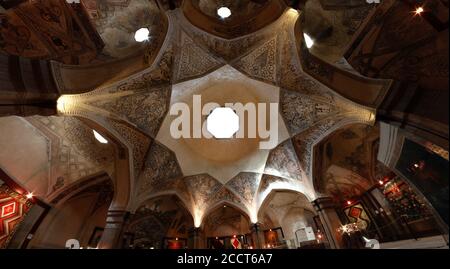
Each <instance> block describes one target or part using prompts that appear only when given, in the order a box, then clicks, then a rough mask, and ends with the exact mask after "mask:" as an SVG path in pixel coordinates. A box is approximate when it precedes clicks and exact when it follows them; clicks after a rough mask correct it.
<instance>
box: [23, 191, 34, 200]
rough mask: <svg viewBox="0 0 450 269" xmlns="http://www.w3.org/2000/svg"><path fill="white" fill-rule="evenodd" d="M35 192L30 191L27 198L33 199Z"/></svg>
mask: <svg viewBox="0 0 450 269" xmlns="http://www.w3.org/2000/svg"><path fill="white" fill-rule="evenodd" d="M33 196H34V195H33V193H32V192H29V193H27V195H25V197H27V199H32V198H33Z"/></svg>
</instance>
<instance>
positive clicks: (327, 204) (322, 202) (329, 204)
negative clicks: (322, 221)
mask: <svg viewBox="0 0 450 269" xmlns="http://www.w3.org/2000/svg"><path fill="white" fill-rule="evenodd" d="M311 204H312V205H313V206H314V209H315V210H316V211H317V212H320V211H322V210H325V209H335V208H336V207H337V205H336V203H335V202H334V200H333V199H332V198H331V197H329V196H324V197H319V198H317V199H316V200H314V201H312V202H311Z"/></svg>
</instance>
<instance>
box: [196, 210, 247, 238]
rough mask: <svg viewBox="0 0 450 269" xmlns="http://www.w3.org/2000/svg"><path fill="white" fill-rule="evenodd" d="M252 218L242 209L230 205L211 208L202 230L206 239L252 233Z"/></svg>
mask: <svg viewBox="0 0 450 269" xmlns="http://www.w3.org/2000/svg"><path fill="white" fill-rule="evenodd" d="M250 225H251V221H250V217H249V215H248V214H247V213H246V211H244V210H243V209H242V208H240V207H238V206H236V205H232V204H230V203H226V202H223V203H219V204H216V205H215V206H213V207H211V209H209V210H208V211H207V212H206V213H205V216H204V217H203V221H202V228H203V232H204V234H205V236H206V237H223V236H233V235H244V234H248V233H250Z"/></svg>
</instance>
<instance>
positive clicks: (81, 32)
mask: <svg viewBox="0 0 450 269" xmlns="http://www.w3.org/2000/svg"><path fill="white" fill-rule="evenodd" d="M0 23H1V26H2V27H1V28H0V51H3V52H6V53H8V54H12V55H18V56H23V57H28V58H38V59H42V58H45V59H53V60H57V61H61V62H64V63H70V64H83V63H89V62H91V61H92V60H93V59H95V58H96V56H97V54H98V53H99V52H100V51H101V50H102V49H103V46H104V44H103V41H102V39H101V38H100V36H99V35H98V34H97V32H96V30H95V28H94V27H93V26H92V25H91V23H90V22H89V19H88V18H87V14H86V13H85V11H84V9H83V8H81V6H80V5H79V4H68V3H67V2H66V1H62V0H37V1H26V2H24V3H23V4H20V5H18V6H16V7H15V8H13V9H9V10H7V11H6V12H4V13H1V14H0Z"/></svg>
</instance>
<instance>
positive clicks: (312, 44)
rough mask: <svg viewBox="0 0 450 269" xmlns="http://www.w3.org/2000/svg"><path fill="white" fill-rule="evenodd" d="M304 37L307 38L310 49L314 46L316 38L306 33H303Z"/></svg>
mask: <svg viewBox="0 0 450 269" xmlns="http://www.w3.org/2000/svg"><path fill="white" fill-rule="evenodd" d="M303 38H304V39H305V44H306V47H307V48H308V49H310V48H312V46H314V40H313V39H312V38H311V37H310V36H309V35H308V34H306V33H303Z"/></svg>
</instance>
